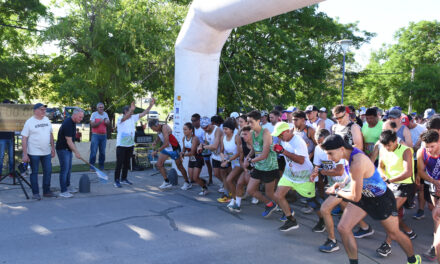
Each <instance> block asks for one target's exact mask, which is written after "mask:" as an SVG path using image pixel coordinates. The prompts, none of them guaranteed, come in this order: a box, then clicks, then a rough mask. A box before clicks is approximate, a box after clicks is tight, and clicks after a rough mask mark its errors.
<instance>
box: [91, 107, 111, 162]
mask: <svg viewBox="0 0 440 264" xmlns="http://www.w3.org/2000/svg"><path fill="white" fill-rule="evenodd" d="M96 109H97V111H95V112H93V113H92V116H91V117H90V127H91V128H92V141H91V144H90V158H89V163H90V164H91V165H95V162H96V154H97V152H98V149H99V159H98V163H99V168H100V169H101V170H103V169H104V162H105V149H106V144H107V126H108V125H109V124H110V120H109V118H108V114H107V113H106V112H105V111H104V104H103V103H98V104H97V105H96Z"/></svg>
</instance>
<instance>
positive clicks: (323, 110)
mask: <svg viewBox="0 0 440 264" xmlns="http://www.w3.org/2000/svg"><path fill="white" fill-rule="evenodd" d="M319 112H322V113H327V108H325V107H321V108H319Z"/></svg>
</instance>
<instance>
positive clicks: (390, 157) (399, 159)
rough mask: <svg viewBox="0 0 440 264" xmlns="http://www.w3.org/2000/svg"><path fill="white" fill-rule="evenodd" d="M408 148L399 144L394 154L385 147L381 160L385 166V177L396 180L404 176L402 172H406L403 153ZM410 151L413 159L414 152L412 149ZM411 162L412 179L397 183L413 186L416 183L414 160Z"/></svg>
mask: <svg viewBox="0 0 440 264" xmlns="http://www.w3.org/2000/svg"><path fill="white" fill-rule="evenodd" d="M408 148H409V147H407V146H404V145H400V144H398V145H397V148H396V149H395V150H394V152H389V151H387V150H386V149H385V148H384V147H382V148H381V149H380V153H379V160H380V161H382V162H383V164H385V175H386V176H387V178H388V179H392V178H395V177H397V176H399V175H400V174H402V172H403V171H404V167H403V153H404V152H405V150H406V149H408ZM409 149H410V150H411V157H412V154H413V150H412V148H409ZM411 162H412V172H411V177H409V178H406V179H405V180H403V181H399V182H396V183H405V184H411V183H413V182H414V159H411Z"/></svg>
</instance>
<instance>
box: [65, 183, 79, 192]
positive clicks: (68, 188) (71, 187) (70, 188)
mask: <svg viewBox="0 0 440 264" xmlns="http://www.w3.org/2000/svg"><path fill="white" fill-rule="evenodd" d="M67 191H68V192H70V193H77V192H78V190H77V189H76V188H75V187H73V186H72V185H70V186H69V187H67Z"/></svg>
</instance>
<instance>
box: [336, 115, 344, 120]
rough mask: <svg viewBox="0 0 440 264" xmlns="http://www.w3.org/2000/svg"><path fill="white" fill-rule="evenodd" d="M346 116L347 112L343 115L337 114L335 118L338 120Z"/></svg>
mask: <svg viewBox="0 0 440 264" xmlns="http://www.w3.org/2000/svg"><path fill="white" fill-rule="evenodd" d="M344 117H345V114H343V115H342V116H335V119H336V120H341V119H342V118H344Z"/></svg>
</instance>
